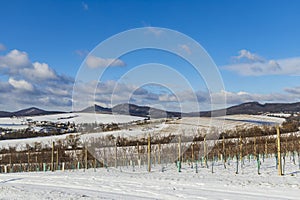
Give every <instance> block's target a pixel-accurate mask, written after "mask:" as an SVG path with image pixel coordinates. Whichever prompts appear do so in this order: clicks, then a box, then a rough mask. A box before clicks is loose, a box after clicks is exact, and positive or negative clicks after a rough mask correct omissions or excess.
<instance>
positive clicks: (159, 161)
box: [158, 143, 161, 165]
mask: <svg viewBox="0 0 300 200" xmlns="http://www.w3.org/2000/svg"><path fill="white" fill-rule="evenodd" d="M158 164H159V165H160V164H161V145H160V143H159V144H158Z"/></svg>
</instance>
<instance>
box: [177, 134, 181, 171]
mask: <svg viewBox="0 0 300 200" xmlns="http://www.w3.org/2000/svg"><path fill="white" fill-rule="evenodd" d="M177 168H178V172H181V135H179V137H178V160H177Z"/></svg>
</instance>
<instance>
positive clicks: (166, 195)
mask: <svg viewBox="0 0 300 200" xmlns="http://www.w3.org/2000/svg"><path fill="white" fill-rule="evenodd" d="M209 164H210V163H209ZM235 166H236V165H235V162H234V161H232V162H231V164H230V165H228V166H227V168H226V169H224V167H223V165H222V164H221V163H219V164H215V166H214V173H211V168H199V169H198V173H196V170H195V167H194V168H193V169H192V168H191V167H190V166H189V165H187V164H183V168H182V172H180V173H179V172H177V170H176V168H175V166H174V165H167V166H165V171H164V172H161V168H162V166H161V165H156V166H153V171H152V172H151V173H148V172H146V167H142V168H135V171H133V168H132V167H128V168H127V167H123V168H122V169H115V168H108V169H105V168H99V169H96V170H95V171H94V169H88V170H87V171H83V170H75V171H64V172H63V171H56V172H31V173H27V172H26V173H10V174H1V176H0V199H7V200H11V199H31V200H40V199H82V200H89V199H237V200H240V199H253V200H254V199H255V200H256V199H272V200H273V199H295V200H296V199H299V195H300V170H299V168H298V164H297V165H294V164H292V163H291V161H290V160H289V159H287V163H286V175H285V176H278V175H277V170H276V168H275V159H274V158H268V159H267V160H265V162H262V165H261V175H258V174H257V166H256V161H255V160H251V161H250V162H249V161H248V160H246V161H245V166H243V167H242V168H241V169H240V171H239V174H235V170H236V169H235Z"/></svg>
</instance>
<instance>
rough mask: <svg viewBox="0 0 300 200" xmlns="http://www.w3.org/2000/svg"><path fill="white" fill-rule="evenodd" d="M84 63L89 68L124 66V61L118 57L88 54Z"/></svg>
mask: <svg viewBox="0 0 300 200" xmlns="http://www.w3.org/2000/svg"><path fill="white" fill-rule="evenodd" d="M86 64H87V66H88V67H89V68H92V69H95V68H101V67H117V66H119V67H121V66H125V65H126V64H125V62H123V61H122V60H120V59H113V58H100V57H97V56H92V55H90V56H89V57H88V58H87V60H86Z"/></svg>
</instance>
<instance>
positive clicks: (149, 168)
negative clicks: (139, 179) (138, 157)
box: [147, 133, 151, 172]
mask: <svg viewBox="0 0 300 200" xmlns="http://www.w3.org/2000/svg"><path fill="white" fill-rule="evenodd" d="M147 150H148V172H151V136H150V133H149V134H148V148H147Z"/></svg>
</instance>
